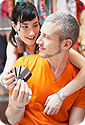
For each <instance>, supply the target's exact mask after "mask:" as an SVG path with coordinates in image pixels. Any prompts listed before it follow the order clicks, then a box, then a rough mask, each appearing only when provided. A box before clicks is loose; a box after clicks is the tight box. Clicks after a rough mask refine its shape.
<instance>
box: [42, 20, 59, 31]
mask: <svg viewBox="0 0 85 125" xmlns="http://www.w3.org/2000/svg"><path fill="white" fill-rule="evenodd" d="M59 28H60V27H59V25H57V24H56V23H53V22H47V21H45V22H44V23H43V25H42V27H41V32H48V33H50V32H51V33H55V32H57V30H58V29H59Z"/></svg>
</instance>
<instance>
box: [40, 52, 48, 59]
mask: <svg viewBox="0 0 85 125" xmlns="http://www.w3.org/2000/svg"><path fill="white" fill-rule="evenodd" d="M39 56H40V57H42V58H47V57H46V55H45V54H43V53H40V52H39Z"/></svg>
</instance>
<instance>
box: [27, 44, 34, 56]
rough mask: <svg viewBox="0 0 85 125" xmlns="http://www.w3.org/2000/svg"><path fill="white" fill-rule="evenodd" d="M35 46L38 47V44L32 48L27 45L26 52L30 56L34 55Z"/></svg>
mask: <svg viewBox="0 0 85 125" xmlns="http://www.w3.org/2000/svg"><path fill="white" fill-rule="evenodd" d="M35 46H36V44H34V45H30V46H28V45H26V44H25V47H26V52H28V53H29V54H30V55H31V54H34V51H35Z"/></svg>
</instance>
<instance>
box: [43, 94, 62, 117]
mask: <svg viewBox="0 0 85 125" xmlns="http://www.w3.org/2000/svg"><path fill="white" fill-rule="evenodd" d="M61 105H62V101H61V100H60V99H59V98H58V97H57V94H52V95H50V96H48V98H47V100H46V102H45V105H44V106H45V110H44V112H45V113H46V114H47V115H54V114H57V112H58V111H59V109H60V107H61Z"/></svg>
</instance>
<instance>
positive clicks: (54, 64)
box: [48, 53, 68, 80]
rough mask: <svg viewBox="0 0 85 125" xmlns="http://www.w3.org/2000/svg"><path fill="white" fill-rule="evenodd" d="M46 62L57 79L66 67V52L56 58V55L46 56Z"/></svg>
mask: <svg viewBox="0 0 85 125" xmlns="http://www.w3.org/2000/svg"><path fill="white" fill-rule="evenodd" d="M48 62H49V64H50V67H51V70H52V72H53V75H54V77H55V79H56V80H57V79H58V78H59V77H60V76H61V75H62V74H63V72H64V71H65V69H66V66H67V64H68V53H67V54H66V55H65V56H63V57H62V58H61V57H59V58H57V57H56V56H55V57H51V58H48Z"/></svg>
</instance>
